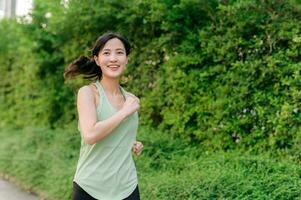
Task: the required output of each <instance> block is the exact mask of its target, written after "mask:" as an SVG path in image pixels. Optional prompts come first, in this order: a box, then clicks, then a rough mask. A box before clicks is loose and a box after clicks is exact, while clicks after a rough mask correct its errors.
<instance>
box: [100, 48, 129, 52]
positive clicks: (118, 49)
mask: <svg viewBox="0 0 301 200" xmlns="http://www.w3.org/2000/svg"><path fill="white" fill-rule="evenodd" d="M115 50H118V51H119V50H121V51H125V50H124V49H122V48H117V49H115ZM103 51H111V49H103Z"/></svg>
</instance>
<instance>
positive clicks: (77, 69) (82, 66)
mask: <svg viewBox="0 0 301 200" xmlns="http://www.w3.org/2000/svg"><path fill="white" fill-rule="evenodd" d="M113 38H118V39H119V40H120V41H121V42H122V43H123V45H124V48H125V53H126V56H128V55H129V54H130V51H131V45H130V43H129V42H128V40H127V39H126V38H125V37H123V36H122V35H119V34H117V33H112V32H108V33H105V34H103V35H101V36H100V37H98V39H97V40H96V42H95V44H94V46H93V48H92V50H91V53H92V55H91V57H90V58H88V57H86V56H80V57H79V58H77V59H76V60H74V61H73V62H72V63H71V64H70V65H69V66H68V67H67V68H66V69H65V72H64V77H65V79H69V78H73V77H75V76H77V75H83V77H84V78H85V79H94V78H95V79H98V80H100V79H101V76H102V72H101V69H100V67H99V66H98V65H97V64H96V62H95V60H94V56H98V54H99V52H100V51H101V50H102V49H103V47H104V46H105V44H106V43H107V42H108V41H109V40H111V39H113Z"/></svg>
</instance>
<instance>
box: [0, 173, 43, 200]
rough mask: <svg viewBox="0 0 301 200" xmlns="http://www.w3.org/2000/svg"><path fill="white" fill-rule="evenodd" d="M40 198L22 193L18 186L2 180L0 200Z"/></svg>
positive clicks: (0, 181) (35, 199) (0, 183)
mask: <svg viewBox="0 0 301 200" xmlns="http://www.w3.org/2000/svg"><path fill="white" fill-rule="evenodd" d="M38 199H39V198H38V197H36V196H34V195H32V194H29V193H27V192H25V191H22V190H21V189H19V188H18V187H17V186H15V185H13V184H11V183H9V182H8V181H6V180H4V179H1V178H0V200H38Z"/></svg>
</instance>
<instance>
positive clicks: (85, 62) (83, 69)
mask: <svg viewBox="0 0 301 200" xmlns="http://www.w3.org/2000/svg"><path fill="white" fill-rule="evenodd" d="M77 75H83V76H84V78H85V79H92V78H97V79H101V75H102V72H101V69H100V67H99V66H98V65H97V64H96V62H95V60H94V59H93V58H92V59H89V58H88V57H86V56H80V57H79V58H78V59H76V60H75V61H73V62H72V63H71V64H70V65H69V66H68V67H67V68H66V69H65V72H64V78H65V79H71V78H74V77H75V76H77Z"/></svg>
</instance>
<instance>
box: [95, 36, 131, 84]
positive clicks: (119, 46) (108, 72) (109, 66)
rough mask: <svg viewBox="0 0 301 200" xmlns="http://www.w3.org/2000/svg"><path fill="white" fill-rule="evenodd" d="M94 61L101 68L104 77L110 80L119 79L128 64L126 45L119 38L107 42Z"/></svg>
mask: <svg viewBox="0 0 301 200" xmlns="http://www.w3.org/2000/svg"><path fill="white" fill-rule="evenodd" d="M94 60H95V62H96V64H97V65H98V66H100V68H101V71H102V75H103V76H106V77H109V78H117V77H119V76H120V75H121V74H122V73H123V71H124V70H125V66H126V64H127V63H128V57H127V55H126V51H125V48H124V45H123V43H122V42H121V41H120V40H119V39H118V38H113V39H111V40H109V41H107V43H106V44H105V45H104V47H103V49H102V50H101V51H100V52H99V53H98V56H94Z"/></svg>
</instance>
